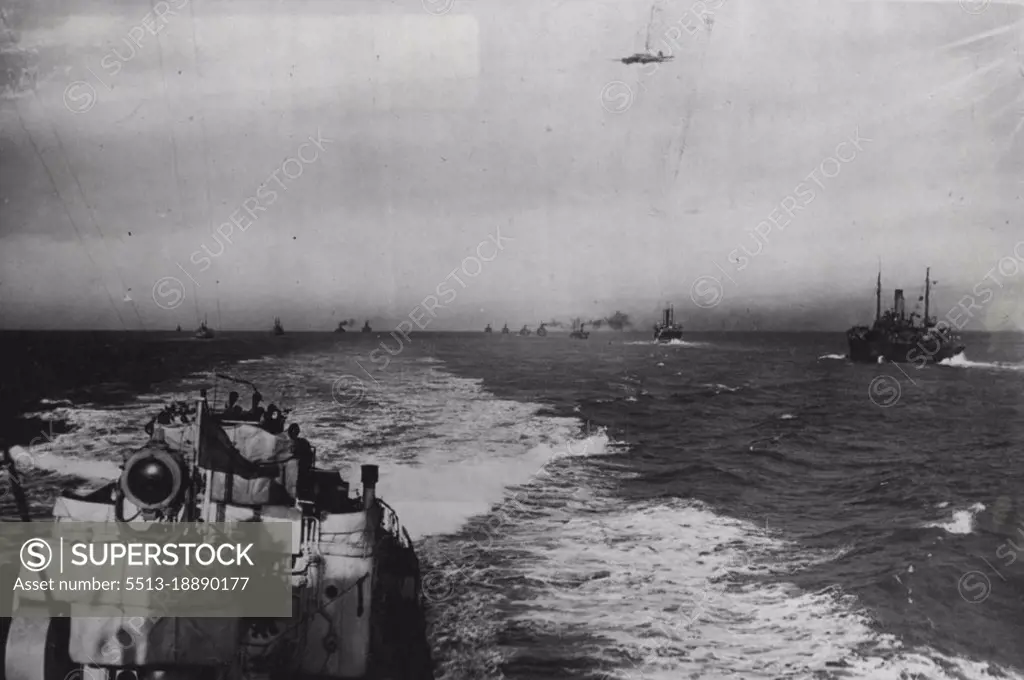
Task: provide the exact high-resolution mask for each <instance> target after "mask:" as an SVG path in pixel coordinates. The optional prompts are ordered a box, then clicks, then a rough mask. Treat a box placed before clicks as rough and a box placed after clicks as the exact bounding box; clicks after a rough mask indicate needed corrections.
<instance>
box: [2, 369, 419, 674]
mask: <svg viewBox="0 0 1024 680" xmlns="http://www.w3.org/2000/svg"><path fill="white" fill-rule="evenodd" d="M253 387H254V388H255V386H253ZM257 396H258V392H257V393H256V394H254V396H253V404H254V407H253V408H254V414H251V415H257V414H256V413H255V412H256V408H257V404H258V399H257ZM226 416H227V414H226V413H225V414H223V415H222V417H220V418H219V419H218V418H217V414H214V413H212V409H210V408H209V406H207V405H206V402H205V395H204V399H201V400H199V401H197V402H196V403H195V404H194V405H190V404H188V403H184V402H179V403H175V404H172V405H170V406H169V407H167V408H165V409H164V411H163V412H161V414H160V415H159V416H157V417H155V418H154V420H153V422H152V423H151V424H150V426H147V431H149V432H151V437H150V440H149V441H148V442H147V443H145V444H144V445H143V446H142V447H140V448H138V449H136V450H135V451H134V452H131V453H130V454H129V455H127V456H126V459H125V462H124V465H123V468H122V470H123V471H122V473H121V475H120V477H119V478H118V479H116V480H114V481H112V482H110V483H108V484H106V485H105V486H102V487H100V488H98V489H96V490H94V491H91V492H88V493H77V492H73V491H70V490H65V491H64V492H63V493H62V495H61V496H60V497H58V498H57V499H56V502H55V503H54V506H53V520H54V521H56V522H109V523H117V524H118V525H123V524H125V523H130V524H131V528H132V529H133V530H136V531H143V530H144V529H143V527H141V526H140V523H188V524H182V525H181V526H182V527H184V529H183V531H190V529H188V527H190V526H196V527H201V526H205V525H204V524H195V523H206V522H225V521H227V522H271V521H272V522H285V523H291V524H292V526H293V529H292V532H291V535H292V537H293V538H292V544H291V551H292V555H291V560H290V561H291V565H292V567H291V574H290V577H289V578H290V581H291V600H292V610H291V613H292V615H291V616H290V617H285V618H274V619H252V618H238V617H237V616H236V617H231V616H227V617H220V618H216V617H214V618H202V617H183V616H176V617H175V616H167V615H161V611H160V609H159V607H158V606H153V605H152V603H151V604H150V608H151V609H153V613H154V614H155V615H154V616H149V617H147V618H143V617H142V616H135V617H133V616H131V614H130V613H127V611H128V610H127V609H124V607H130V606H133V605H129V604H126V603H127V602H128V601H129V600H130V601H131V602H133V603H134V606H136V607H137V606H138V605H139V604H140V603H142V600H140V599H139V598H138V597H135V598H128V597H125V599H124V600H119V599H118V598H119V597H121V594H120V593H115V592H113V591H112V592H110V593H107V595H110V596H111V599H105V600H104V602H108V603H109V605H106V604H105V605H104V607H106V609H105V610H103V611H108V610H109V614H104V615H101V616H98V615H97V614H96V610H95V609H88V610H85V611H84V613H79V614H76V613H75V608H76V607H80V605H77V604H74V603H73V602H64V601H62V600H58V599H56V597H55V596H59V595H61V594H60V593H51V592H49V591H44V592H40V591H37V590H31V591H21V590H18V591H15V594H14V599H13V602H12V600H11V597H12V596H11V593H12V584H14V582H15V579H16V578H21V579H22V580H26V579H31V578H33V577H36V576H38V575H37V574H32V573H29V572H28V571H27V567H25V566H23V565H21V564H18V563H17V561H14V562H12V563H6V564H5V563H0V600H2V599H3V598H7V601H6V604H5V605H4V606H5V609H6V608H10V611H12V612H13V614H14V616H13V617H8V618H0V677H2V678H6V680H72V679H75V680H79V679H80V680H285V679H288V680H433V677H434V675H433V670H432V661H431V654H430V647H429V644H428V642H427V638H426V625H425V616H424V597H423V595H424V594H423V587H422V580H421V575H420V568H419V561H418V559H417V556H416V553H415V551H414V549H413V544H412V541H411V539H410V537H409V534H408V533H407V532H406V531H405V529H404V528H402V526H401V524H400V523H399V521H398V517H397V515H396V514H395V512H394V510H392V508H391V507H390V506H389V505H388V504H387V503H385V502H384V501H383V500H381V499H380V498H378V497H377V494H376V488H375V487H376V484H377V479H378V468H377V466H375V465H364V466H362V480H361V481H362V492H361V494H356V495H354V496H353V495H350V493H349V485H348V483H347V482H346V481H345V480H344V479H343V478H342V477H341V475H340V473H339V472H337V471H334V470H327V469H319V468H313V467H308V466H306V467H304V466H303V465H304V464H303V463H301V462H300V461H299V459H298V458H297V456H298V455H300V454H299V452H298V448H299V447H300V443H299V440H292V439H290V438H289V436H288V435H286V434H281V433H280V429H279V428H273V427H268V426H267V421H264V422H263V423H259V422H254V421H253V419H251V418H246V417H244V416H243V417H239V418H237V419H229V418H227V417H226ZM275 432H276V434H275ZM296 436H297V433H296ZM301 442H303V443H304V444H305V446H307V447H308V446H309V444H308V442H305V440H301ZM307 460H312V458H309V459H307ZM4 462H5V463H6V467H7V468H8V470H9V475H8V477H9V479H10V480H11V481H12V492H13V495H14V497H15V499H16V501H17V505H18V506H19V511H20V514H21V517H22V520H23V521H29V520H30V519H32V518H31V517H30V515H29V507H28V503H27V502H26V500H25V493H24V490H23V489H22V486H21V478H20V477H19V476H18V473H17V470H16V469H15V466H14V462H13V460H12V458H11V455H10V452H9V451H8V452H6V454H5V459H4ZM126 517H127V518H128V519H125V518H126ZM165 526H166V525H165ZM140 580H141V579H140ZM147 592H148V591H147ZM132 594H133V595H140V593H132ZM141 595H144V597H143V600H145V601H149V600H152V599H154V597H151V596H149V595H148V594H146V592H144V593H142V594H141ZM147 598H148V599H147ZM118 602H121V603H122V604H117V603H118ZM80 611H81V610H80ZM86 614H88V615H86ZM129 631H131V632H129Z"/></svg>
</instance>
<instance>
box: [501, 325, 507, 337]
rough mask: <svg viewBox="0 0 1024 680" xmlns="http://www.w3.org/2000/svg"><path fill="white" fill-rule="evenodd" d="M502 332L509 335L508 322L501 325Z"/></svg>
mask: <svg viewBox="0 0 1024 680" xmlns="http://www.w3.org/2000/svg"><path fill="white" fill-rule="evenodd" d="M501 334H502V335H508V324H507V323H506V324H505V325H504V326H502V327H501Z"/></svg>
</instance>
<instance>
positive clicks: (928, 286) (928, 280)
mask: <svg viewBox="0 0 1024 680" xmlns="http://www.w3.org/2000/svg"><path fill="white" fill-rule="evenodd" d="M931 292H932V268H931V267H928V268H927V269H926V270H925V273H924V327H925V328H928V303H929V301H930V298H931Z"/></svg>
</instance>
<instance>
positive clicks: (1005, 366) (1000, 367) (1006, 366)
mask: <svg viewBox="0 0 1024 680" xmlns="http://www.w3.org/2000/svg"><path fill="white" fill-rule="evenodd" d="M939 365H940V366H952V367H954V368H986V369H989V370H994V371H1024V363H1019V364H1014V363H1010V362H1007V361H971V360H970V359H968V358H967V355H966V354H963V353H961V354H957V355H956V356H955V357H951V358H949V359H943V360H942V361H940V362H939Z"/></svg>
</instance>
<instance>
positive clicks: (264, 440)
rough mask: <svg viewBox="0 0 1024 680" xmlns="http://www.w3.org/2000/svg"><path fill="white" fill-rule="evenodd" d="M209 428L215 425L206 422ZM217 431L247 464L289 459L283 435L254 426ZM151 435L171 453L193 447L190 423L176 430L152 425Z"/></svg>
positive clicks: (288, 441)
mask: <svg viewBox="0 0 1024 680" xmlns="http://www.w3.org/2000/svg"><path fill="white" fill-rule="evenodd" d="M210 425H211V426H214V427H216V424H215V423H212V422H210ZM211 429H212V428H211ZM218 429H220V430H221V431H222V432H224V434H225V435H227V440H228V441H230V442H231V444H232V445H233V446H234V447H235V448H236V449H237V450H238V452H239V453H241V454H242V456H243V457H244V458H245V459H246V460H248V461H250V462H253V463H279V462H281V461H284V460H287V459H288V458H290V457H291V456H292V440H291V439H289V438H288V435H286V434H278V435H274V434H270V433H269V432H267V431H266V430H264V429H263V428H261V427H259V426H257V425H228V426H226V427H218ZM153 436H154V438H156V439H161V440H162V441H163V442H164V443H165V444H167V446H168V447H169V448H171V449H173V450H175V451H191V450H193V449H194V448H195V441H196V426H195V424H194V423H193V424H191V425H179V426H176V427H167V426H163V425H156V426H155V428H154V432H153Z"/></svg>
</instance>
